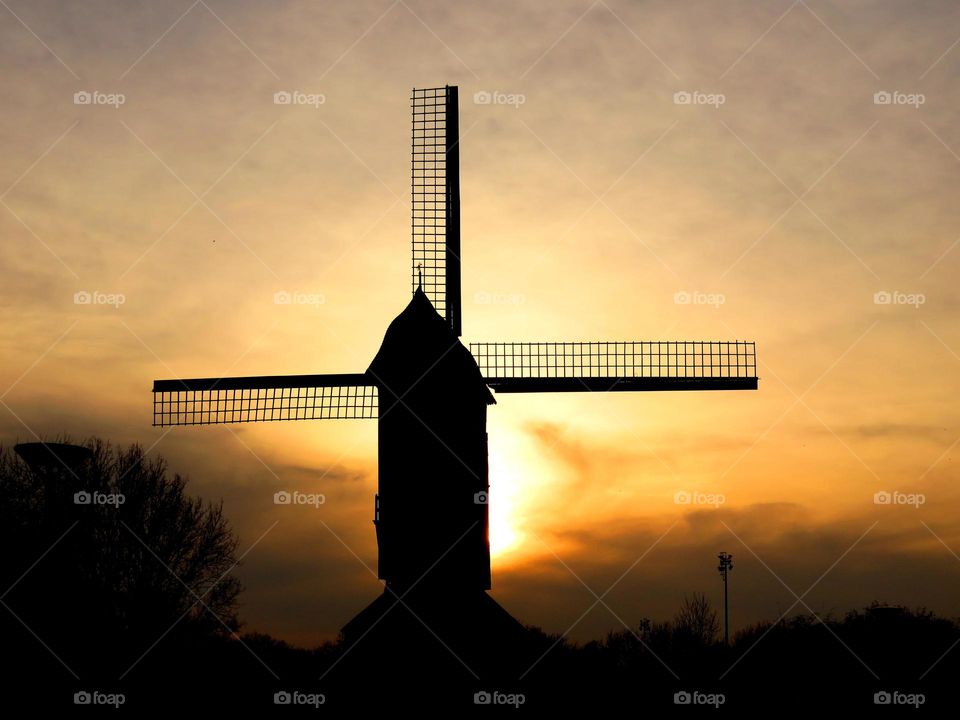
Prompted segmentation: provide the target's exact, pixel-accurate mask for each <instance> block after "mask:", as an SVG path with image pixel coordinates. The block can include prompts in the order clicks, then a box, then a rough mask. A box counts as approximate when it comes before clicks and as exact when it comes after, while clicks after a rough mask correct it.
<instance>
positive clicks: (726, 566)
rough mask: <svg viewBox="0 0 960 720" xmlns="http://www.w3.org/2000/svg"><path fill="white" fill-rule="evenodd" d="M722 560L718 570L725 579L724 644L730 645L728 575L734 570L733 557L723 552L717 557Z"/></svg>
mask: <svg viewBox="0 0 960 720" xmlns="http://www.w3.org/2000/svg"><path fill="white" fill-rule="evenodd" d="M717 557H718V558H720V565H719V566H718V567H717V570H719V571H720V577H722V578H723V643H724V645H729V644H730V605H729V602H728V594H727V574H728V573H729V572H730V571H731V570H732V569H733V555H731V554H730V553H728V552H722V553H720V554H719V555H717Z"/></svg>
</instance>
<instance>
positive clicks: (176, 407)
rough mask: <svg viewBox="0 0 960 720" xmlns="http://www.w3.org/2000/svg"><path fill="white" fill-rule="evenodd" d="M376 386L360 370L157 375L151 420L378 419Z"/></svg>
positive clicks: (175, 422)
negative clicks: (225, 375)
mask: <svg viewBox="0 0 960 720" xmlns="http://www.w3.org/2000/svg"><path fill="white" fill-rule="evenodd" d="M378 416H379V413H378V394H377V388H376V386H375V385H374V384H373V382H372V380H371V379H370V378H369V377H367V375H365V374H362V373H352V374H340V375H267V376H261V377H233V378H200V379H193V380H154V382H153V424H154V425H158V426H161V427H163V426H168V425H219V424H224V423H243V422H264V421H271V420H325V419H351V418H371V419H376V418H377V417H378Z"/></svg>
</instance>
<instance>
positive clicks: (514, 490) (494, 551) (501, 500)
mask: <svg viewBox="0 0 960 720" xmlns="http://www.w3.org/2000/svg"><path fill="white" fill-rule="evenodd" d="M518 467H519V465H518V464H517V462H516V461H515V458H512V457H510V456H509V454H508V453H504V452H502V451H492V452H491V453H490V500H489V502H490V507H489V511H490V554H491V555H492V556H493V557H495V558H499V557H502V556H504V555H507V554H509V553H510V552H511V551H513V550H516V549H517V548H518V547H520V545H521V540H522V539H523V533H522V531H521V530H520V527H521V526H522V523H521V520H520V510H521V505H522V502H521V501H522V493H521V491H520V484H519V483H518V482H517V469H518Z"/></svg>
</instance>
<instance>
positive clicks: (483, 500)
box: [473, 490, 488, 505]
mask: <svg viewBox="0 0 960 720" xmlns="http://www.w3.org/2000/svg"><path fill="white" fill-rule="evenodd" d="M487 503H488V498H487V493H486V491H485V490H481V491H480V492H478V493H474V494H473V504H474V505H486V504H487Z"/></svg>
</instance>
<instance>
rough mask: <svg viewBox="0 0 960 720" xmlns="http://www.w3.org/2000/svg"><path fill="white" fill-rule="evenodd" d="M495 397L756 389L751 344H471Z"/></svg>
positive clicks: (753, 348) (700, 342) (481, 370)
mask: <svg viewBox="0 0 960 720" xmlns="http://www.w3.org/2000/svg"><path fill="white" fill-rule="evenodd" d="M470 352H471V353H473V356H474V358H475V359H476V361H477V364H478V365H479V366H480V372H481V373H482V374H483V377H484V380H485V381H486V383H487V385H488V386H489V387H491V388H492V389H493V390H495V391H496V392H611V391H635V392H638V391H656V390H756V389H757V360H756V348H755V344H754V343H752V342H743V341H739V340H731V341H701V340H694V341H674V340H670V341H660V342H658V341H649V342H647V341H644V342H516V343H509V342H508V343H503V342H501V343H471V344H470Z"/></svg>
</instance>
